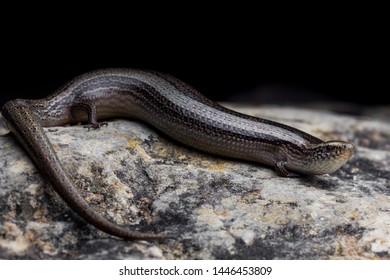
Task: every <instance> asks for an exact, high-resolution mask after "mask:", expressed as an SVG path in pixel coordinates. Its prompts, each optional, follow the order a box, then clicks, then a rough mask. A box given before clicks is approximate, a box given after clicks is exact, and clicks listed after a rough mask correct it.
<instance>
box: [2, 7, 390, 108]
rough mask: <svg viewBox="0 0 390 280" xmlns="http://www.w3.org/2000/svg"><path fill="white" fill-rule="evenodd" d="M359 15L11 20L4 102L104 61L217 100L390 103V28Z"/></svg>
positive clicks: (5, 35)
mask: <svg viewBox="0 0 390 280" xmlns="http://www.w3.org/2000/svg"><path fill="white" fill-rule="evenodd" d="M313 17H314V18H315V17H316V15H314V16H313ZM360 19H361V18H360V16H357V18H355V19H353V20H350V19H349V20H348V19H346V22H347V24H344V25H343V24H336V25H335V26H333V27H330V26H328V23H329V18H328V17H325V18H324V19H323V22H324V23H325V24H324V25H318V26H317V25H315V26H312V23H311V22H310V21H309V22H304V23H303V25H298V26H297V25H293V26H290V23H291V22H289V21H287V22H285V23H284V24H283V25H281V27H276V28H275V26H273V24H272V23H270V22H267V23H266V24H264V23H262V22H260V21H257V19H255V20H254V21H253V22H249V23H245V24H240V25H238V24H237V23H238V21H239V20H237V19H235V18H232V19H231V20H232V21H231V23H230V24H226V23H221V22H218V21H216V22H217V24H216V25H213V26H210V25H206V27H200V26H197V24H198V22H199V21H201V18H200V17H199V15H197V17H196V19H194V21H192V22H191V23H192V24H193V26H192V27H187V26H182V25H181V22H180V21H177V22H175V23H174V24H171V25H168V26H167V25H161V26H160V23H161V22H158V21H155V22H154V23H152V24H151V25H150V26H145V25H144V24H143V23H140V22H137V23H136V24H134V23H131V22H127V21H126V20H125V21H121V22H120V23H118V24H117V25H116V24H115V23H116V22H112V19H110V21H109V22H108V23H110V25H108V26H106V25H105V24H106V22H105V21H104V20H105V19H104V18H100V19H99V20H103V21H102V23H100V24H97V23H96V22H95V21H93V20H91V21H90V22H87V24H86V25H84V26H83V27H76V28H75V29H70V30H69V29H65V30H63V29H61V30H59V29H57V28H56V29H54V30H50V29H49V30H48V29H47V27H48V26H49V27H50V24H51V22H50V21H47V22H45V23H44V24H42V25H39V24H38V25H35V24H34V25H32V26H29V25H28V24H27V29H26V25H24V26H22V27H21V28H19V29H10V30H7V29H4V27H3V30H2V31H3V32H2V40H1V62H0V67H1V83H0V107H1V106H2V105H3V104H4V103H5V102H6V101H7V100H10V99H15V98H41V97H44V96H47V95H48V94H50V93H51V92H53V91H54V90H55V89H57V88H58V87H60V86H61V85H62V84H63V83H65V82H66V81H68V80H69V79H71V78H73V77H75V76H76V75H79V74H81V73H84V72H86V71H90V70H93V69H97V68H105V67H131V68H143V69H151V70H157V71H161V72H165V73H169V74H171V75H174V76H176V77H178V78H179V79H181V80H184V81H185V82H187V83H189V84H190V85H192V86H193V87H195V88H196V89H198V90H199V91H200V92H201V93H203V94H204V95H206V96H208V97H209V98H211V99H213V100H218V101H236V102H237V101H239V102H248V103H252V104H256V103H259V104H262V103H266V102H269V103H277V104H283V103H284V104H285V103H288V104H289V103H294V102H298V103H301V102H322V101H330V102H347V103H352V104H355V105H356V104H357V105H359V106H374V105H384V104H389V103H390V101H389V84H388V67H389V66H388V65H389V60H388V54H387V52H388V43H387V42H386V41H387V40H386V39H387V37H388V36H387V35H386V36H385V33H383V32H382V31H383V27H382V29H380V28H381V26H383V25H382V23H381V22H379V23H374V24H372V22H371V21H370V25H368V24H367V20H363V21H359V20H360ZM67 20H68V21H69V18H67ZM57 21H59V20H58V19H57ZM320 21H321V20H320ZM118 26H119V27H120V28H117V27H118ZM270 27H272V28H270ZM307 27H310V28H309V29H308V28H307ZM53 28H54V27H53ZM43 29H44V31H42V30H43ZM381 30H382V31H381ZM386 34H387V33H386Z"/></svg>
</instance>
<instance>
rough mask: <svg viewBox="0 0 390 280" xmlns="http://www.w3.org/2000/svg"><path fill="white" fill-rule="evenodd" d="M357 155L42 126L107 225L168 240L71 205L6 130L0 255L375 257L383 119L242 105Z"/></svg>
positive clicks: (384, 231)
mask: <svg viewBox="0 0 390 280" xmlns="http://www.w3.org/2000/svg"><path fill="white" fill-rule="evenodd" d="M233 108H234V109H236V110H239V111H241V112H244V113H247V114H252V115H256V116H262V117H266V118H269V119H273V120H276V121H279V122H283V123H286V124H288V125H292V126H294V127H297V128H299V129H302V130H304V131H306V132H309V133H311V134H314V135H316V136H317V137H319V138H322V139H323V140H330V139H339V140H350V141H352V142H353V143H354V144H355V145H356V146H357V148H358V152H357V154H356V155H354V156H353V157H352V159H351V160H350V161H349V162H348V163H347V164H346V165H345V166H344V167H342V168H341V169H340V170H339V171H337V172H335V173H334V174H331V175H323V176H312V177H300V178H282V177H279V176H277V174H276V173H275V172H274V171H273V170H272V169H270V168H269V167H266V166H262V165H259V164H255V163H248V162H240V161H236V160H230V159H226V158H220V157H216V156H212V155H208V154H204V153H201V152H197V151H194V150H192V149H187V148H186V147H183V146H181V145H178V144H177V143H174V142H172V141H171V140H169V139H167V138H166V137H164V136H162V135H161V134H160V133H158V132H156V131H155V130H152V129H151V128H149V127H148V126H146V125H143V124H141V123H138V122H134V121H131V120H113V121H110V122H109V125H108V127H103V128H101V129H100V130H95V131H92V130H91V131H87V130H86V129H84V128H83V126H81V125H78V126H66V127H55V128H47V129H45V130H46V132H47V134H48V136H49V139H50V140H51V142H52V143H53V146H54V148H55V150H56V151H57V153H58V156H59V158H60V160H61V161H62V163H63V165H64V168H65V169H66V170H67V172H68V173H69V174H70V177H71V178H72V179H73V181H74V182H75V185H76V186H77V188H79V189H80V192H81V193H82V195H83V196H84V197H85V199H86V200H87V201H88V202H89V203H90V204H91V205H92V206H93V207H94V208H95V209H96V210H97V211H98V212H99V213H101V214H102V215H104V216H105V217H108V218H109V219H111V220H113V221H115V222H116V223H118V224H123V225H128V226H129V227H131V228H132V229H138V230H140V231H144V232H157V233H159V232H168V233H172V234H174V235H176V236H177V237H178V239H177V240H163V241H136V242H132V241H124V240H121V239H119V238H115V237H112V236H109V235H107V234H105V233H103V232H101V231H99V230H97V229H95V228H94V227H92V226H90V225H88V224H87V223H85V222H84V221H83V220H82V219H81V218H79V217H78V216H77V215H76V214H74V213H73V212H72V211H71V210H70V209H69V208H68V207H67V205H66V204H65V203H64V202H63V201H62V200H61V199H60V198H59V196H58V195H57V194H56V193H55V192H54V191H53V190H52V189H51V187H50V185H48V184H47V183H46V182H45V180H44V179H43V178H42V177H41V175H40V173H39V172H38V171H37V169H36V168H35V166H34V165H33V163H32V161H31V160H30V159H29V158H28V157H27V156H26V154H25V152H24V151H23V150H22V149H21V148H20V147H19V146H18V144H17V143H16V141H15V139H14V138H13V136H12V135H10V134H9V135H7V136H2V137H0V154H1V155H0V158H1V160H0V212H1V214H2V215H1V216H0V259H340V258H341V259H379V258H389V257H390V232H389V231H390V172H389V170H390V168H389V166H390V125H389V124H388V122H387V123H385V122H383V121H378V120H375V119H368V118H362V117H354V116H346V115H339V114H334V113H331V112H329V111H320V110H318V109H315V110H310V109H294V108H287V107H275V106H274V107H272V106H268V107H243V106H234V107H233Z"/></svg>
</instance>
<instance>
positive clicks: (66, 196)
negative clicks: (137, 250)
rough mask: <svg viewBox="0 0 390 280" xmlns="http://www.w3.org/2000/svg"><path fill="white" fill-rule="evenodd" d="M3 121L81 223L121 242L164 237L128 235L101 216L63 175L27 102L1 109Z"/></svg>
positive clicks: (161, 236) (48, 142) (134, 232)
mask: <svg viewBox="0 0 390 280" xmlns="http://www.w3.org/2000/svg"><path fill="white" fill-rule="evenodd" d="M2 115H3V118H4V120H5V122H6V124H7V126H8V128H9V130H10V131H11V132H12V133H13V134H14V135H15V137H16V138H17V140H18V141H19V143H20V144H21V145H22V146H23V147H24V149H25V150H26V152H27V153H28V154H29V155H30V157H31V158H32V159H33V161H34V163H35V164H36V166H37V168H38V169H39V170H40V172H41V173H42V174H43V175H44V177H45V178H47V179H48V180H49V182H50V183H51V185H52V186H53V188H54V190H55V191H56V192H57V193H58V194H59V195H60V196H61V198H62V199H63V200H64V201H65V202H66V203H67V204H68V205H69V206H70V207H71V208H72V209H73V210H74V211H75V212H76V213H77V214H78V215H80V216H81V217H82V218H83V219H84V220H86V221H87V222H88V223H90V224H92V225H93V226H95V227H96V228H98V229H100V230H102V231H104V232H106V233H108V234H111V235H115V236H118V237H121V238H124V239H132V240H135V239H164V238H170V237H169V236H166V235H162V234H161V235H160V234H152V233H141V232H136V231H130V230H129V229H127V228H125V227H121V226H118V225H117V224H114V223H113V222H110V221H109V220H107V219H105V218H104V217H102V216H100V215H99V214H98V213H97V212H96V211H95V210H93V209H92V208H91V207H90V206H89V205H88V204H87V202H86V201H85V200H84V198H83V197H82V196H81V195H80V194H79V191H78V190H77V189H76V188H75V187H74V185H73V182H72V181H71V180H70V179H69V177H68V176H67V174H66V172H65V171H64V169H63V167H62V165H61V163H60V161H59V159H58V157H57V155H56V153H55V151H54V149H53V147H52V145H51V144H50V141H49V139H48V138H47V136H46V134H45V132H44V130H43V128H42V126H41V125H40V120H39V119H38V118H37V116H35V115H34V113H33V110H31V108H30V106H29V104H28V102H26V101H25V100H21V99H17V100H13V101H9V102H8V103H6V104H5V105H4V107H3V108H2Z"/></svg>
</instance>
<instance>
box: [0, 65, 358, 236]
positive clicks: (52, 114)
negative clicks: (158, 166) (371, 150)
mask: <svg viewBox="0 0 390 280" xmlns="http://www.w3.org/2000/svg"><path fill="white" fill-rule="evenodd" d="M2 115H3V118H4V120H5V123H6V125H7V127H8V128H9V130H10V131H11V132H12V133H13V134H14V135H15V137H16V138H17V140H18V141H19V142H20V144H21V145H22V146H23V147H24V148H25V150H26V151H27V153H28V154H29V155H30V157H31V158H32V160H33V161H34V162H35V164H36V166H37V167H38V169H39V170H40V172H41V173H42V174H43V175H44V177H45V178H46V179H47V180H48V181H49V182H50V183H51V185H52V186H53V188H54V189H55V191H56V192H57V193H58V194H59V195H60V196H61V197H62V199H63V200H64V201H65V202H66V203H67V204H68V205H69V206H70V207H71V208H72V209H73V210H74V211H75V212H76V213H78V214H79V215H80V216H81V217H82V218H84V219H85V220H86V221H87V222H89V223H90V224H92V225H93V226H95V227H96V228H98V229H100V230H102V231H104V232H106V233H109V234H111V235H115V236H118V237H121V238H124V239H162V238H167V237H170V236H167V235H164V234H153V233H141V232H137V231H131V230H129V229H127V228H125V227H122V226H119V225H116V224H114V223H113V222H111V221H109V220H107V219H106V218H104V217H102V216H100V215H99V214H98V213H97V212H96V211H95V210H93V209H92V208H91V207H90V206H89V205H88V203H87V202H86V201H85V200H84V199H83V197H82V196H81V195H80V194H79V192H78V191H77V189H76V188H75V187H74V184H73V182H72V181H71V180H70V178H69V176H68V175H67V174H66V172H65V171H64V169H63V167H62V165H61V163H60V161H59V159H58V157H57V155H56V153H55V151H54V150H53V148H52V145H51V144H50V142H49V140H48V138H47V136H46V134H45V133H44V131H43V129H42V127H50V126H59V125H65V124H74V123H79V122H85V121H87V122H88V123H89V127H90V128H99V127H100V126H101V125H103V124H106V123H104V122H103V123H101V122H100V123H99V122H98V120H100V119H108V118H112V117H128V118H133V119H138V120H141V121H144V122H147V123H149V124H150V125H152V126H154V127H155V128H156V129H158V130H160V131H161V132H163V133H164V134H166V135H168V136H169V137H171V138H173V139H176V140H177V141H179V142H181V143H183V144H185V145H188V146H190V147H193V148H196V149H199V150H202V151H205V152H209V153H212V154H217V155H221V156H227V157H231V158H236V159H244V160H249V161H254V162H260V163H262V164H266V165H271V166H273V167H274V168H275V169H276V171H277V172H278V173H279V174H280V175H282V176H295V175H296V173H301V174H327V173H332V172H334V171H336V170H337V169H339V168H340V167H341V166H342V165H343V164H344V163H346V162H347V160H348V159H349V158H350V157H351V156H352V154H353V153H354V150H355V148H354V146H353V145H352V144H350V143H347V142H342V141H328V142H324V141H322V140H320V139H318V138H316V137H314V136H311V135H309V134H307V133H305V132H302V131H300V130H298V129H295V128H292V127H289V126H287V125H283V124H280V123H277V122H273V121H269V120H265V119H260V118H256V117H252V116H248V115H244V114H241V113H238V112H235V111H232V110H229V109H227V108H225V107H223V106H221V105H219V104H217V103H215V102H213V101H211V100H209V99H207V98H206V97H204V96H203V95H201V94H200V93H199V92H197V91H196V90H195V89H193V88H192V87H190V86H189V85H187V84H185V83H184V82H182V81H180V80H177V79H175V78H174V77H172V76H169V75H164V74H160V73H156V72H147V71H141V70H131V69H106V70H98V71H94V72H90V73H86V74H84V75H81V76H79V77H77V78H75V79H73V80H72V81H70V82H68V83H67V84H66V85H64V86H63V87H62V88H60V89H59V90H57V91H56V92H54V93H53V94H52V95H50V96H48V97H47V98H44V99H40V100H23V99H16V100H11V101H9V102H7V103H6V104H5V105H4V107H3V108H2Z"/></svg>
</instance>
